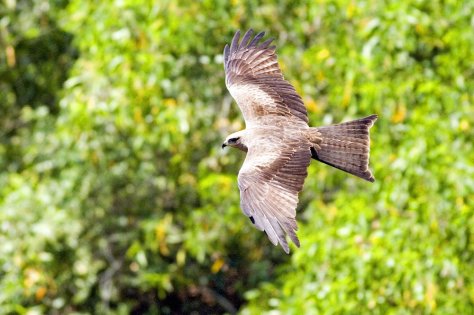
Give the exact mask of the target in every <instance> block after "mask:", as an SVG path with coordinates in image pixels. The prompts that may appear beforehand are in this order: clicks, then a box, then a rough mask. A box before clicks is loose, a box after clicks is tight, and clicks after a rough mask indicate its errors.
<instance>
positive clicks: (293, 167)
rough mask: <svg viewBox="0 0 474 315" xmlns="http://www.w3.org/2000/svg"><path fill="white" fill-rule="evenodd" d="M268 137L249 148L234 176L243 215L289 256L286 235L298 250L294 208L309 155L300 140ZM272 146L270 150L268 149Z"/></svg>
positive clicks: (306, 147) (304, 176)
mask: <svg viewBox="0 0 474 315" xmlns="http://www.w3.org/2000/svg"><path fill="white" fill-rule="evenodd" d="M271 137H275V138H277V136H276V135H273V136H272V135H268V136H267V137H266V139H268V140H269V141H265V142H262V143H260V144H259V145H253V146H250V147H249V150H248V152H247V157H246V159H245V162H244V164H243V165H242V168H241V169H240V172H239V176H238V183H239V189H240V203H241V207H242V210H243V212H244V213H245V215H247V216H248V217H249V218H250V219H251V220H252V223H254V224H255V226H256V227H257V228H258V229H259V230H261V231H265V232H266V233H267V236H268V238H269V239H270V241H271V242H272V243H273V244H274V245H277V244H280V245H281V246H282V247H283V249H284V250H285V252H286V253H289V247H288V243H287V241H286V234H288V236H289V237H290V239H291V240H292V241H293V243H295V245H296V246H298V247H299V245H300V243H299V240H298V237H297V236H296V230H297V224H296V206H297V204H298V193H299V192H300V191H301V189H302V188H303V183H304V180H305V178H306V176H307V174H308V173H307V168H308V165H309V163H310V160H311V152H310V150H309V149H308V145H307V143H305V142H304V141H302V140H294V139H293V140H287V141H283V142H280V141H281V139H274V141H272V139H271ZM272 146H273V147H272Z"/></svg>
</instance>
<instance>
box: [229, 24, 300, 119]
mask: <svg viewBox="0 0 474 315" xmlns="http://www.w3.org/2000/svg"><path fill="white" fill-rule="evenodd" d="M264 35H265V33H264V32H261V33H258V34H257V35H256V36H255V37H254V38H253V39H252V36H253V30H252V29H250V30H248V31H247V32H246V33H245V34H244V36H243V38H242V40H241V41H240V43H239V40H240V31H237V32H236V33H235V35H234V37H233V39H232V42H231V44H230V46H229V45H226V46H225V48H224V69H225V72H226V85H227V88H228V90H229V92H230V93H231V95H232V96H233V98H234V99H235V100H236V102H237V104H238V105H239V107H240V109H241V111H242V114H243V116H244V119H245V122H246V124H247V125H249V124H250V125H251V124H254V123H256V121H259V120H260V118H261V117H262V116H283V117H286V118H288V119H291V120H294V124H301V125H307V124H308V117H307V116H308V114H307V111H306V107H305V106H304V103H303V100H302V99H301V97H300V96H299V95H298V93H296V90H295V88H294V87H293V86H292V85H291V84H290V83H289V82H288V81H286V80H285V79H284V77H283V74H282V72H281V70H280V67H279V65H278V59H277V55H276V54H275V46H270V45H271V43H272V41H273V39H271V38H270V39H267V40H265V41H264V42H262V43H260V40H261V39H262V38H263V36H264ZM259 43H260V44H259ZM260 123H261V122H260Z"/></svg>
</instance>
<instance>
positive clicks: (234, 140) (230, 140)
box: [228, 138, 239, 143]
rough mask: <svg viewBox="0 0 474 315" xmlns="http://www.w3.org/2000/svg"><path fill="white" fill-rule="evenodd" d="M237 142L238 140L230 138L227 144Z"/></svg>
mask: <svg viewBox="0 0 474 315" xmlns="http://www.w3.org/2000/svg"><path fill="white" fill-rule="evenodd" d="M237 140H239V138H230V139H229V141H228V142H229V143H236V142H237Z"/></svg>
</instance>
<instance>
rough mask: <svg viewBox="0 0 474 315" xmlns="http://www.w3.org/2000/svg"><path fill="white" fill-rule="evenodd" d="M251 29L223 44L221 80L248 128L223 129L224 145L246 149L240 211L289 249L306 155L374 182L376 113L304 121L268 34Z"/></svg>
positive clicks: (240, 178) (300, 104) (300, 105)
mask: <svg viewBox="0 0 474 315" xmlns="http://www.w3.org/2000/svg"><path fill="white" fill-rule="evenodd" d="M252 35H253V31H252V30H249V31H247V32H246V33H245V35H244V37H243V38H242V40H241V41H240V42H239V39H240V32H237V33H236V34H235V36H234V38H233V40H232V44H231V45H230V47H229V46H228V45H226V46H225V49H224V68H225V73H226V85H227V88H228V90H229V92H230V94H231V95H232V97H233V98H234V99H235V100H236V102H237V104H238V106H239V107H240V109H241V111H242V114H243V116H244V119H245V124H246V129H244V130H241V131H239V132H236V133H234V134H231V135H230V136H228V137H227V139H226V141H225V142H224V144H223V147H224V146H232V147H235V148H238V149H240V150H242V151H245V152H247V156H246V159H245V162H244V164H243V165H242V168H241V169H240V172H239V176H238V184H239V189H240V201H241V207H242V210H243V212H244V213H245V214H246V215H247V216H248V217H249V218H250V219H251V221H252V222H253V223H254V224H255V226H256V227H257V228H258V229H260V230H262V231H265V232H266V233H267V235H268V238H269V239H270V241H271V242H272V243H273V244H274V245H277V244H280V245H281V246H282V247H283V249H284V250H285V252H286V253H288V252H289V247H288V243H287V240H286V235H288V236H289V237H290V239H291V240H292V241H293V243H295V244H296V245H297V246H298V247H299V245H300V244H299V240H298V237H297V236H296V230H297V229H298V227H297V224H296V206H297V204H298V193H299V192H300V191H301V190H302V188H303V183H304V180H305V178H306V176H307V174H308V173H307V168H308V165H309V163H310V160H311V158H314V159H316V160H319V161H321V162H323V163H326V164H329V165H331V166H333V167H336V168H339V169H341V170H343V171H346V172H348V173H351V174H354V175H356V176H359V177H361V178H363V179H365V180H368V181H374V177H373V176H372V173H371V172H370V170H369V168H368V162H369V151H370V138H369V129H370V127H371V126H372V125H373V123H374V121H375V120H376V119H377V116H376V115H372V116H368V117H366V118H362V119H358V120H354V121H351V122H346V123H342V124H338V125H332V126H325V127H318V128H311V127H309V126H308V115H307V112H306V108H305V106H304V103H303V101H302V99H301V97H300V96H299V95H298V94H297V93H296V91H295V89H294V87H293V86H292V85H291V84H290V83H289V82H288V81H286V80H285V79H284V78H283V75H282V73H281V70H280V68H279V66H278V61H277V56H276V54H275V46H270V44H271V42H272V40H271V39H269V40H266V41H264V42H262V43H260V40H261V39H262V38H263V36H264V33H263V32H262V33H259V34H257V35H256V36H255V37H253V38H252Z"/></svg>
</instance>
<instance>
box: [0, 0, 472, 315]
mask: <svg viewBox="0 0 474 315" xmlns="http://www.w3.org/2000/svg"><path fill="white" fill-rule="evenodd" d="M473 15H474V4H471V2H470V1H443V2H440V1H407V0H404V1H386V2H380V1H342V0H340V1H316V2H315V1H300V2H298V3H297V2H293V1H275V4H256V3H254V2H253V1H247V2H243V3H242V2H241V1H231V2H227V1H202V2H199V3H198V2H188V1H153V2H147V1H102V2H93V1H79V0H72V1H70V2H67V3H66V2H64V1H44V0H29V1H26V0H25V1H17V2H15V1H6V2H5V4H3V5H2V7H0V45H1V47H0V51H1V52H2V53H1V54H0V87H1V90H2V93H0V102H1V104H2V106H1V115H0V122H1V124H2V130H1V131H0V152H1V155H0V156H1V157H0V167H1V170H2V171H1V172H0V313H19V314H27V313H30V314H31V313H34V312H36V313H53V314H54V313H60V314H64V313H91V314H92V313H100V314H107V313H110V314H112V313H114V314H115V313H120V314H122V313H130V312H135V313H159V314H167V313H190V312H192V311H199V312H200V313H205V314H207V313H223V312H227V313H233V312H235V311H236V310H237V309H240V310H241V312H242V313H243V314H254V313H255V314H260V313H265V312H267V313H274V311H276V310H279V311H280V312H281V313H282V314H303V313H304V314H333V313H338V314H346V313H351V314H352V313H354V314H358V313H374V314H385V313H389V314H411V313H426V314H428V313H439V314H447V313H448V314H449V313H460V314H469V313H472V312H474V276H473V273H472V266H473V265H474V245H473V244H474V243H473V239H474V231H473V227H474V204H473V201H472V198H469V197H471V196H472V195H473V194H474V162H473V161H474V148H473V144H472V139H473V136H474V132H473V131H472V130H473V129H472V126H474V106H473V103H474V100H473V95H474V93H473V92H474V68H473V64H472V60H474V53H473V51H474V50H473V47H474V38H473V37H472V16H473ZM248 27H253V28H254V29H255V30H266V31H268V32H269V34H270V36H273V37H275V41H276V44H277V46H278V48H277V51H278V53H279V57H280V65H281V66H282V68H283V70H284V72H285V75H286V77H287V78H288V79H289V80H290V82H291V83H293V84H294V85H295V87H296V88H297V90H298V91H299V92H300V93H301V94H302V95H303V98H304V100H305V103H306V104H307V107H308V111H309V114H310V120H311V123H312V124H313V125H315V126H317V125H321V124H329V123H332V122H338V121H341V120H349V119H352V118H356V117H359V116H363V115H368V114H372V113H378V114H379V116H380V118H379V120H378V121H377V124H376V126H375V127H374V128H373V132H372V139H373V144H372V157H371V164H372V168H373V170H374V172H375V176H376V179H377V181H376V182H375V184H369V183H366V182H363V181H361V180H358V179H356V178H354V177H350V176H349V175H346V174H343V173H342V172H340V171H337V170H334V169H331V168H329V167H328V166H325V165H322V164H317V163H313V165H312V166H311V167H310V169H309V173H310V175H309V177H308V179H307V181H306V186H305V189H304V191H303V193H302V194H301V196H300V199H301V203H300V208H299V214H298V218H299V221H300V231H299V236H300V239H301V244H302V246H301V248H300V249H294V250H293V254H292V256H286V255H285V254H284V253H283V252H282V251H281V249H279V248H274V247H273V246H271V244H270V243H269V241H268V240H267V239H266V236H265V235H264V234H263V233H261V232H259V231H257V230H255V229H254V228H253V227H252V226H251V224H250V222H249V221H248V219H246V218H245V216H243V215H242V213H241V211H240V207H239V194H238V188H237V183H236V174H237V172H238V169H239V167H240V164H241V162H242V161H243V155H242V154H240V153H239V152H236V151H222V150H221V149H220V144H221V141H222V140H223V139H224V138H225V136H226V135H227V134H229V133H231V132H233V131H236V130H239V129H241V128H243V122H242V118H241V115H240V113H239V111H238V109H237V107H236V106H235V105H234V104H233V102H232V100H231V98H230V96H229V95H228V93H227V91H226V89H225V85H224V74H223V67H222V55H221V53H222V49H223V47H224V45H225V43H227V42H229V41H230V39H231V38H232V35H233V33H234V32H235V30H236V29H242V30H245V29H247V28H248Z"/></svg>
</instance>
